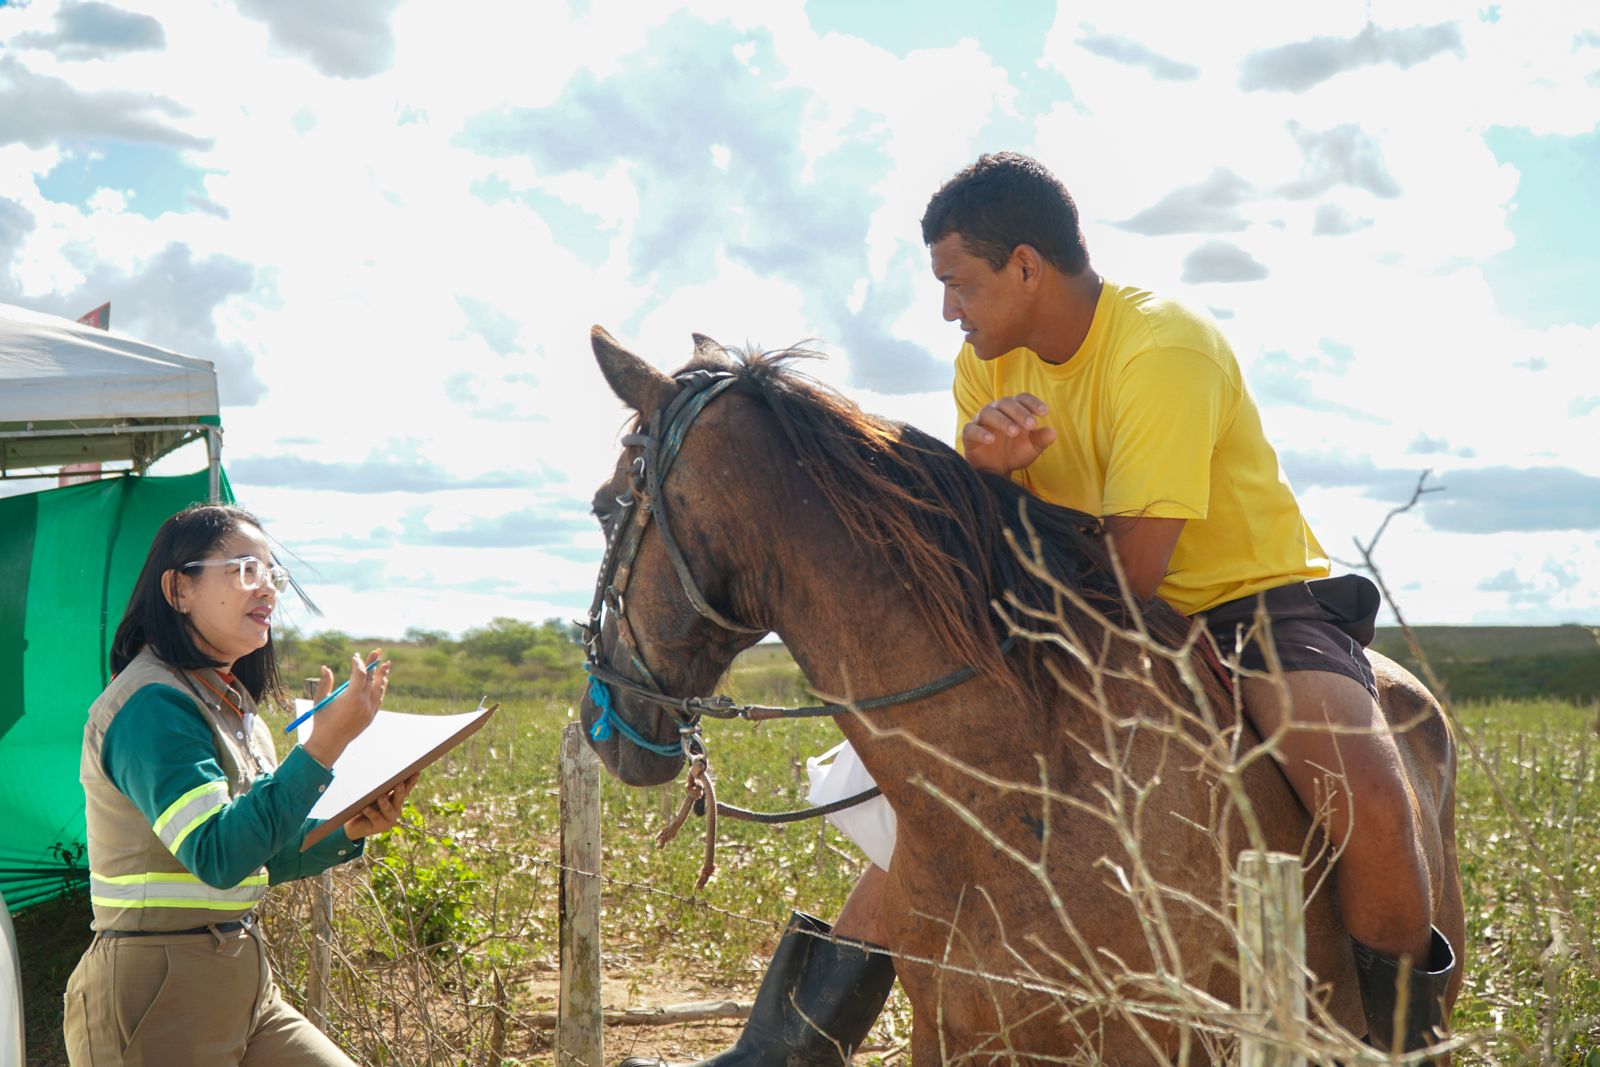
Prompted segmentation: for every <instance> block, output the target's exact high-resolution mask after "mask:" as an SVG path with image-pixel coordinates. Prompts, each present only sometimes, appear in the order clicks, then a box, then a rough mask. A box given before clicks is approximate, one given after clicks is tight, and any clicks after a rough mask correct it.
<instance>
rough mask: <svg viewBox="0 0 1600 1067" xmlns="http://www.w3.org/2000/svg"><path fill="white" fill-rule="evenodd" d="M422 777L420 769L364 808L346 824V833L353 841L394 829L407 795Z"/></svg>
mask: <svg viewBox="0 0 1600 1067" xmlns="http://www.w3.org/2000/svg"><path fill="white" fill-rule="evenodd" d="M420 777H422V772H421V771H418V772H417V773H416V774H413V775H412V776H411V777H410V778H407V779H406V780H405V781H403V782H401V783H400V784H399V785H397V786H395V787H394V788H393V789H391V790H389V792H388V793H386V794H384V795H383V796H381V797H379V798H378V799H377V800H376V801H374V802H373V803H371V804H369V805H367V807H365V808H363V809H362V811H361V814H359V815H357V816H356V817H355V818H353V819H351V820H350V821H349V822H347V823H345V824H344V835H345V836H346V837H348V838H349V839H350V840H352V841H359V840H361V839H362V838H363V837H370V836H372V835H373V834H381V833H384V832H385V831H388V830H393V829H394V824H395V823H397V822H399V821H400V809H401V808H402V807H403V806H404V805H405V802H406V796H407V795H408V794H410V792H411V790H412V789H414V788H416V785H417V779H418V778H420Z"/></svg>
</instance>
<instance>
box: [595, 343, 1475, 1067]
mask: <svg viewBox="0 0 1600 1067" xmlns="http://www.w3.org/2000/svg"><path fill="white" fill-rule="evenodd" d="M592 341H593V347H594V351H595V354H596V356H597V358H598V360H599V364H600V368H601V371H602V372H603V374H604V375H605V378H606V380H607V381H608V382H609V383H610V385H611V387H612V389H613V390H614V391H615V392H616V394H617V396H618V397H620V398H621V399H622V400H623V402H624V403H626V404H627V405H628V406H629V407H631V408H632V409H633V410H634V411H635V412H637V414H638V416H639V419H638V422H637V423H636V426H635V432H634V433H632V434H630V435H628V436H626V437H624V444H625V446H626V447H625V449H624V452H623V455H622V456H621V458H620V459H619V461H618V464H617V467H616V471H615V473H614V475H613V476H612V477H611V478H610V479H609V480H608V481H607V482H606V484H605V485H603V486H602V487H601V488H600V490H599V492H598V493H597V494H596V496H595V511H596V514H597V516H598V517H599V518H600V520H601V522H602V524H604V525H605V526H606V529H607V537H608V549H607V557H606V562H605V564H604V565H603V567H602V574H601V580H600V583H599V588H598V589H597V593H596V604H595V608H594V610H593V611H592V613H591V626H592V632H591V634H590V657H591V668H592V669H593V670H594V671H595V673H596V675H597V677H603V678H609V679H611V680H613V682H615V683H616V684H614V685H612V686H611V687H610V688H609V689H608V690H607V689H605V687H603V686H602V687H601V689H602V690H603V691H602V692H601V693H600V694H599V695H598V696H597V695H596V691H595V689H594V688H593V687H591V690H590V694H589V696H587V697H586V699H585V700H584V702H583V707H582V719H583V723H584V726H585V730H586V733H589V734H590V738H591V742H590V743H591V744H592V745H593V747H594V749H595V750H596V752H597V753H598V754H599V756H600V758H601V760H602V761H603V762H604V764H605V766H606V767H607V769H608V770H609V771H610V772H611V773H612V774H614V775H616V776H617V777H619V778H620V779H622V780H623V781H625V782H628V783H630V784H633V785H640V786H643V785H652V784H657V783H660V782H663V781H667V780H669V779H671V778H673V777H674V776H675V775H677V774H678V773H679V771H680V770H681V769H682V767H683V764H684V752H685V751H694V750H695V748H694V746H695V745H697V744H698V739H697V736H696V730H697V721H698V716H699V713H701V712H702V711H706V710H708V709H710V710H712V711H715V710H716V706H715V705H714V704H709V703H706V702H703V701H700V700H696V699H694V695H695V694H708V693H710V692H711V691H712V689H713V687H714V686H715V685H716V684H717V682H718V680H719V679H720V678H721V677H722V675H723V673H724V672H725V671H726V670H727V668H728V666H729V664H730V663H731V662H732V660H733V658H734V657H735V656H736V655H737V654H738V653H739V652H740V651H741V650H743V649H745V648H748V647H749V646H751V645H752V644H754V643H755V642H756V641H757V640H759V638H760V637H761V635H763V634H765V633H768V632H772V633H776V634H778V635H779V636H780V637H782V639H783V641H784V643H785V644H786V645H787V646H788V648H789V650H790V651H791V652H792V653H793V655H794V658H795V660H796V662H797V663H798V664H799V666H800V668H801V669H802V670H803V671H804V672H805V675H806V677H807V678H808V679H809V680H810V682H811V684H812V686H813V687H814V688H815V689H816V690H817V691H818V692H821V693H831V694H836V695H838V696H840V697H846V698H850V699H851V700H853V701H857V702H858V704H857V707H859V705H860V704H865V703H868V701H867V700H866V699H865V698H869V697H875V696H878V695H881V694H890V693H893V694H901V695H902V696H905V697H907V699H902V700H898V701H896V702H894V706H891V707H879V708H875V709H874V710H871V711H861V710H853V711H852V712H850V713H847V714H843V715H841V716H839V717H838V719H837V720H836V721H837V722H838V724H839V728H840V729H841V730H842V731H843V733H844V735H845V736H846V737H847V738H848V739H849V740H850V741H851V742H852V743H853V744H854V745H855V747H856V749H857V751H858V752H859V754H860V756H861V759H862V760H863V762H864V763H865V764H866V766H867V768H868V769H869V770H870V771H871V772H872V774H873V775H874V777H875V778H876V779H877V781H878V783H879V785H880V786H881V788H882V790H883V794H884V796H886V797H887V798H888V800H889V803H890V804H891V805H892V807H893V808H894V811H895V813H896V815H897V817H898V822H899V832H898V839H897V843H896V846H895V852H894V857H893V862H892V864H891V868H890V871H889V877H888V887H887V890H886V898H885V906H886V913H887V915H888V916H889V918H888V920H887V923H886V930H887V935H888V938H889V941H890V943H889V945H888V947H889V949H890V950H891V951H893V952H894V953H895V955H896V967H897V970H898V973H899V976H900V979H901V981H902V983H903V984H904V987H905V989H906V992H907V994H908V996H909V997H910V1000H911V1004H912V1008H913V1013H914V1037H913V1050H914V1056H915V1060H916V1062H917V1063H919V1064H931V1063H945V1062H956V1063H991V1062H992V1063H1003V1062H1025V1063H1031V1062H1052V1063H1059V1062H1068V1061H1079V1060H1081V1061H1105V1062H1113V1063H1146V1062H1166V1061H1174V1062H1175V1061H1179V1060H1190V1061H1195V1062H1203V1061H1205V1060H1207V1059H1211V1058H1214V1057H1216V1056H1218V1055H1222V1054H1224V1053H1223V1049H1224V1048H1225V1044H1226V1037H1225V1036H1221V1033H1220V1032H1219V1030H1218V1029H1217V1027H1216V1025H1215V1024H1214V1023H1208V1022H1207V1021H1206V1019H1207V1018H1211V1019H1216V1018H1226V1017H1227V1013H1228V1011H1229V1010H1230V1009H1229V1005H1234V1004H1237V1003H1238V999H1239V979H1238V969H1237V968H1238V964H1237V958H1238V957H1237V949H1236V948H1235V946H1234V941H1233V933H1232V931H1231V929H1230V927H1229V925H1228V922H1227V916H1228V914H1229V913H1228V910H1227V909H1228V904H1227V903H1226V902H1227V901H1229V900H1230V899H1231V896H1230V892H1231V891H1230V878H1231V876H1232V872H1233V870H1234V864H1235V858H1236V856H1237V853H1238V852H1239V851H1240V850H1241V849H1243V848H1249V847H1264V848H1269V849H1274V850H1278V851H1283V852H1288V853H1292V854H1299V855H1302V856H1304V857H1305V884H1306V888H1307V894H1308V900H1307V903H1306V910H1305V931H1306V948H1307V958H1308V963H1309V966H1310V969H1311V970H1312V972H1313V973H1314V976H1315V982H1314V983H1313V986H1312V1001H1313V1005H1314V1007H1313V1015H1314V1017H1315V1018H1318V1019H1320V1020H1321V1021H1322V1022H1324V1023H1327V1024H1335V1025H1333V1026H1332V1030H1333V1031H1334V1032H1338V1028H1339V1027H1343V1028H1344V1029H1345V1030H1353V1031H1354V1032H1355V1033H1356V1034H1359V1033H1360V1032H1361V1029H1362V1023H1361V1009H1360V1004H1359V996H1358V993H1357V987H1356V981H1355V975H1354V969H1353V962H1352V955H1351V948H1350V939H1349V937H1348V935H1347V934H1346V933H1345V932H1344V929H1343V927H1342V925H1341V923H1340V919H1339V915H1338V910H1337V906H1336V903H1335V901H1334V899H1333V893H1332V890H1331V887H1330V886H1328V885H1326V884H1325V876H1326V874H1327V865H1328V862H1329V859H1328V857H1327V855H1326V850H1325V849H1324V848H1323V847H1322V846H1323V838H1322V836H1321V834H1320V833H1319V832H1318V831H1317V829H1316V826H1315V823H1314V821H1313V820H1312V819H1311V817H1310V816H1308V814H1307V813H1306V811H1305V810H1304V809H1303V807H1302V806H1301V804H1300V803H1299V801H1298V800H1297V798H1296V796H1295V794H1294V793H1293V792H1292V791H1291V789H1290V787H1289V785H1288V784H1287V782H1286V781H1285V779H1284V778H1283V776H1282V775H1281V774H1280V773H1279V771H1278V770H1277V768H1276V766H1275V765H1274V763H1273V761H1272V760H1271V759H1270V758H1268V759H1260V758H1257V759H1251V758H1250V752H1251V750H1252V746H1253V745H1254V744H1255V735H1254V732H1253V731H1252V730H1251V729H1250V728H1249V726H1248V724H1247V723H1246V722H1245V721H1244V720H1243V719H1242V717H1240V716H1238V715H1237V714H1236V711H1235V708H1234V705H1233V703H1232V701H1231V698H1230V696H1229V694H1228V692H1227V690H1226V689H1225V688H1224V686H1223V683H1221V682H1220V681H1218V680H1217V679H1216V678H1215V677H1214V676H1212V675H1211V673H1210V672H1208V671H1206V670H1204V669H1203V668H1202V667H1199V666H1196V664H1198V663H1199V662H1200V660H1199V657H1198V656H1192V655H1190V654H1187V652H1186V651H1176V652H1173V651H1169V650H1172V649H1180V650H1187V649H1192V648H1193V647H1194V646H1193V639H1192V638H1191V637H1190V630H1189V626H1188V623H1187V620H1185V619H1183V618H1182V617H1181V616H1179V615H1177V614H1176V613H1175V612H1173V611H1171V610H1170V609H1168V608H1166V607H1165V606H1164V605H1162V604H1161V603H1159V602H1157V601H1151V602H1148V603H1145V604H1142V605H1131V604H1127V603H1126V602H1125V598H1124V596H1123V594H1122V590H1121V586H1120V584H1119V582H1118V580H1117V578H1116V576H1115V574H1114V571H1113V568H1112V565H1111V563H1110V560H1109V557H1108V555H1107V552H1106V546H1105V545H1104V544H1103V542H1102V540H1101V535H1100V528H1099V524H1098V522H1097V521H1096V520H1095V519H1093V518H1092V517H1090V516H1087V515H1083V514H1081V513H1077V512H1073V511H1069V510H1067V509H1063V508H1057V507H1053V506H1050V505H1046V504H1044V503H1042V502H1040V501H1038V500H1037V499H1035V498H1032V497H1030V496H1028V495H1027V494H1026V493H1025V492H1024V491H1023V490H1021V489H1019V488H1018V487H1017V486H1015V485H1013V484H1012V483H1011V482H1010V481H1008V480H1006V479H1003V478H997V477H994V476H991V475H987V474H981V473H979V472H976V471H974V470H973V469H972V468H971V467H970V466H969V465H968V464H967V463H966V462H965V461H964V460H962V459H961V458H960V457H959V456H958V455H957V454H956V453H955V452H954V451H952V450H951V449H950V448H948V447H946V446H945V445H943V444H941V443H940V442H938V441H935V440H934V439H932V438H930V437H928V436H927V435H925V434H922V433H920V432H919V431H917V430H915V429H914V428H911V427H908V426H902V425H898V424H893V423H889V422H886V421H883V420H880V419H877V418H874V417H872V416H869V415H866V414H863V413H862V412H861V411H860V410H859V409H858V408H856V407H855V406H854V405H853V404H851V403H850V402H848V401H846V400H845V399H843V398H842V397H840V396H838V395H837V394H835V393H833V392H831V391H830V390H827V389H826V388H824V387H822V386H820V385H818V384H817V383H815V382H813V381H812V380H810V379H808V378H806V377H804V376H803V375H800V374H798V373H796V372H795V371H794V370H793V369H792V368H791V367H790V365H789V364H790V363H791V361H792V358H793V356H794V353H784V354H777V355H743V356H739V357H737V358H732V357H730V355H729V354H728V353H727V352H725V351H724V350H723V349H721V348H720V347H719V346H717V345H715V344H714V343H712V342H710V341H708V340H706V339H705V338H700V337H697V338H696V351H695V356H694V359H693V360H692V362H691V363H690V364H689V365H688V366H687V367H686V368H685V369H684V371H682V372H680V373H679V375H678V376H676V377H667V376H666V375H663V374H661V373H660V372H658V371H656V370H655V369H653V368H652V367H651V366H650V365H649V364H647V363H646V362H644V361H643V360H641V359H640V358H638V357H637V356H635V355H633V354H631V353H629V352H627V351H626V350H624V349H622V348H621V347H620V346H618V345H617V344H616V342H614V341H613V340H612V339H611V338H610V336H609V335H607V334H606V333H605V331H603V330H600V329H599V328H598V327H597V328H596V329H595V330H594V332H593V336H592ZM696 372H699V373H696ZM691 424H692V429H691ZM669 475H670V476H669ZM652 516H653V517H654V520H655V521H654V522H652V521H651V520H652ZM1008 530H1009V531H1010V533H1009V534H1008V532H1007V531H1008ZM1019 543H1020V547H1021V548H1023V549H1025V550H1026V551H1021V552H1019V551H1018V546H1019ZM603 606H604V607H608V608H609V610H604V609H603ZM1013 632H1017V633H1019V637H1018V638H1017V639H1016V640H1015V642H1014V646H1012V647H1008V646H1006V645H1004V644H1003V642H1004V641H1005V640H1006V638H1007V637H1008V636H1010V635H1011V634H1012V633H1013ZM1186 641H1188V642H1189V644H1187V645H1186V644H1185V642H1186ZM1372 659H1373V663H1374V667H1375V670H1376V672H1377V677H1378V682H1379V687H1380V690H1381V695H1382V703H1383V706H1384V709H1385V712H1386V714H1387V715H1388V717H1389V720H1390V722H1391V723H1393V724H1395V725H1396V726H1397V727H1403V728H1402V729H1400V730H1399V731H1398V739H1399V741H1400V749H1401V752H1402V753H1403V755H1404V758H1405V759H1406V761H1407V765H1408V768H1409V771H1410V773H1411V777H1412V783H1413V786H1414V789H1415V793H1416V796H1417V797H1418V806H1419V809H1420V813H1421V814H1422V815H1423V816H1425V818H1419V819H1418V823H1419V825H1424V826H1426V827H1429V828H1432V827H1435V826H1437V828H1438V834H1437V836H1436V837H1434V836H1432V835H1431V834H1430V840H1429V841H1428V842H1426V848H1427V851H1428V852H1429V854H1430V859H1431V862H1430V868H1431V878H1432V889H1433V900H1434V907H1435V914H1436V916H1437V917H1438V924H1439V926H1440V928H1441V930H1442V931H1443V932H1444V933H1445V935H1446V936H1447V937H1449V938H1450V940H1451V942H1452V943H1453V944H1454V945H1457V946H1460V945H1461V944H1462V938H1463V934H1464V929H1463V917H1462V906H1461V893H1460V882H1459V874H1458V869H1457V862H1456V855H1455V834H1454V816H1453V804H1454V776H1455V756H1454V749H1453V744H1452V741H1451V738H1450V735H1449V731H1448V729H1447V728H1446V725H1445V723H1444V720H1443V718H1442V716H1441V715H1440V714H1439V712H1438V709H1437V707H1436V705H1435V703H1434V701H1433V699H1432V698H1431V697H1430V696H1429V694H1428V693H1427V692H1426V691H1425V690H1424V689H1423V687H1422V686H1421V685H1420V684H1419V683H1418V682H1417V681H1416V679H1414V678H1413V677H1411V675H1409V674H1407V673H1406V672H1405V671H1404V670H1402V669H1401V668H1399V667H1398V666H1396V665H1395V664H1393V663H1392V662H1390V661H1389V660H1387V659H1384V658H1383V657H1381V656H1377V655H1373V656H1372ZM964 666H967V667H971V668H972V669H973V672H972V673H973V676H972V677H971V678H970V680H966V681H963V682H961V684H955V685H951V686H949V687H948V688H945V689H943V690H942V691H939V692H936V693H932V694H931V695H922V694H921V693H918V692H914V691H917V690H918V689H919V687H923V686H924V685H926V683H929V682H931V681H934V680H949V679H951V678H952V676H953V672H958V671H960V670H961V669H962V668H963V667H964ZM955 677H958V678H959V675H955ZM908 694H909V696H908ZM669 698H673V699H669ZM597 701H598V702H599V703H603V704H608V705H609V710H607V709H606V708H602V707H600V706H597ZM671 703H676V705H677V706H676V707H668V706H666V705H667V704H671ZM612 725H618V726H620V727H621V729H620V730H611V729H610V726H612ZM596 736H598V737H600V738H601V739H599V740H596V739H595V738H596ZM1460 973H1461V968H1457V976H1456V980H1455V983H1454V984H1453V985H1452V987H1451V989H1450V994H1449V998H1448V1002H1453V1001H1454V999H1455V994H1456V991H1457V989H1458V988H1459V982H1460ZM1208 1013H1209V1014H1208Z"/></svg>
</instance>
